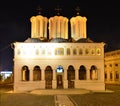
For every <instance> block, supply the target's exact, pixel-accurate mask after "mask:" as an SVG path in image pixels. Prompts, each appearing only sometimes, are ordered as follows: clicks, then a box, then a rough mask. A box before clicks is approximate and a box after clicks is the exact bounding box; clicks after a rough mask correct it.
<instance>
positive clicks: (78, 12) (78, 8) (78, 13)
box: [75, 6, 80, 15]
mask: <svg viewBox="0 0 120 106" xmlns="http://www.w3.org/2000/svg"><path fill="white" fill-rule="evenodd" d="M75 10H76V12H77V15H80V7H79V6H77V7H76V9H75Z"/></svg>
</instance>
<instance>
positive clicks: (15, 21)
mask: <svg viewBox="0 0 120 106" xmlns="http://www.w3.org/2000/svg"><path fill="white" fill-rule="evenodd" d="M57 5H59V6H60V7H61V8H62V10H61V15H63V16H66V17H68V18H69V19H70V18H71V17H73V16H75V15H76V11H75V8H76V7H77V6H79V7H80V15H81V16H85V17H86V18H87V37H89V38H90V39H92V40H93V41H95V42H105V43H106V44H107V46H106V47H105V51H111V50H116V49H119V48H120V20H119V19H120V6H119V3H118V0H3V1H1V2H0V37H1V38H0V70H7V69H10V70H11V69H12V68H13V49H11V43H13V42H15V41H24V40H26V39H27V38H28V37H30V34H31V26H30V25H31V24H30V17H31V16H33V15H37V11H36V9H37V7H38V6H40V7H41V8H42V15H43V16H46V17H48V18H49V17H51V16H54V15H56V14H55V10H54V9H55V8H56V7H57Z"/></svg>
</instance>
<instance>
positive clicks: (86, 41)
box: [76, 38, 94, 43]
mask: <svg viewBox="0 0 120 106" xmlns="http://www.w3.org/2000/svg"><path fill="white" fill-rule="evenodd" d="M93 42H94V41H92V40H91V39H90V38H81V39H79V40H77V41H76V43H93Z"/></svg>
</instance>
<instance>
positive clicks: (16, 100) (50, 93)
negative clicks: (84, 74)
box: [0, 85, 120, 106]
mask: <svg viewBox="0 0 120 106" xmlns="http://www.w3.org/2000/svg"><path fill="white" fill-rule="evenodd" d="M12 90H13V89H12V85H5V86H1V85H0V106H120V100H119V99H120V85H107V86H106V91H89V90H85V89H67V90H63V89H61V90H60V89H57V90H51V89H49V90H33V91H29V92H25V93H13V91H12Z"/></svg>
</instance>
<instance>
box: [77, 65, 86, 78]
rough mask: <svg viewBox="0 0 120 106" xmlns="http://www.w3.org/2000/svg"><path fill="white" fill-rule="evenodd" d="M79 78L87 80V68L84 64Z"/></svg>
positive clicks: (80, 69)
mask: <svg viewBox="0 0 120 106" xmlns="http://www.w3.org/2000/svg"><path fill="white" fill-rule="evenodd" d="M79 80H86V68H85V66H83V65H81V66H80V68H79Z"/></svg>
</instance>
